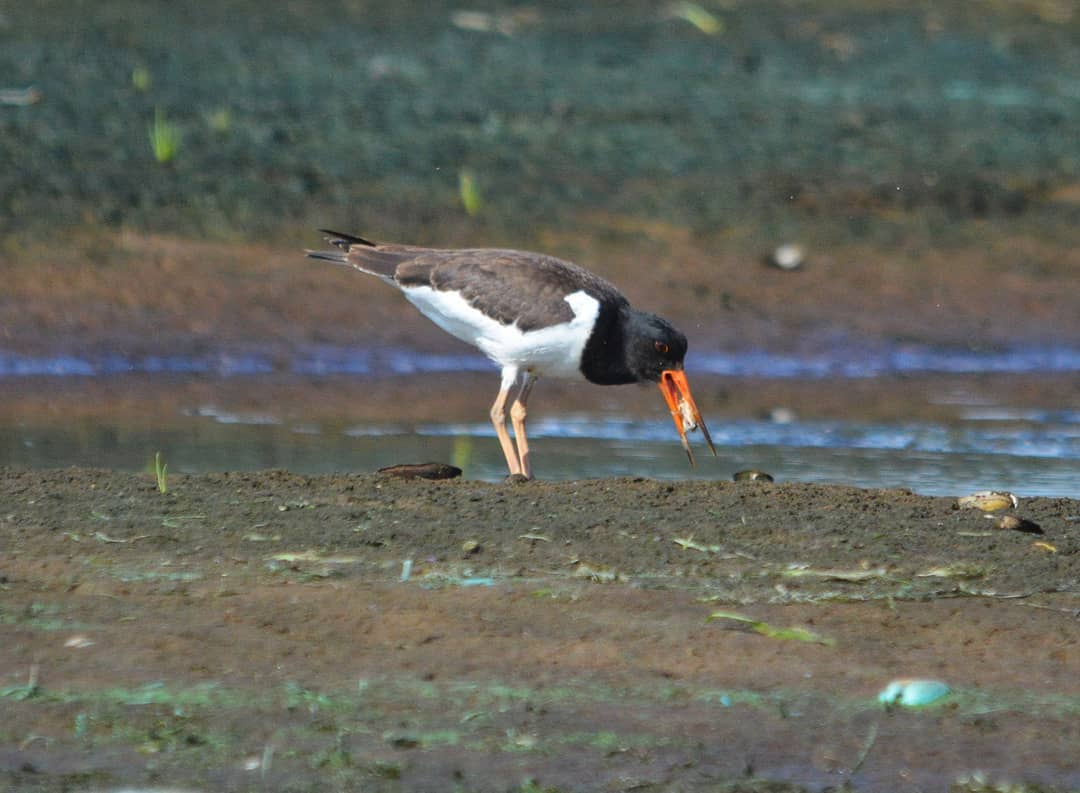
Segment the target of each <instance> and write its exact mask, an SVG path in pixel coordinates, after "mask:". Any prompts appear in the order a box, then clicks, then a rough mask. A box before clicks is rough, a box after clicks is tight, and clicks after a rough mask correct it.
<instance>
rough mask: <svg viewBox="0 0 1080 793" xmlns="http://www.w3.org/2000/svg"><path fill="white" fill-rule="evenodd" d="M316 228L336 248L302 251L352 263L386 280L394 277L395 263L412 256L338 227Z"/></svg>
mask: <svg viewBox="0 0 1080 793" xmlns="http://www.w3.org/2000/svg"><path fill="white" fill-rule="evenodd" d="M319 231H321V232H322V233H323V234H326V235H328V236H327V237H326V241H327V242H329V243H330V244H331V245H333V246H334V247H335V248H336V249H337V250H333V251H310V250H309V251H304V253H306V254H307V255H308V257H310V258H312V259H320V260H322V261H326V262H333V263H334V264H340V265H344V266H346V267H354V268H356V269H357V270H360V271H361V272H364V273H368V274H370V275H377V276H379V277H380V278H385V279H386V280H388V281H393V280H394V274H395V272H396V270H397V266H398V265H399V264H401V262H403V261H405V260H407V259H411V258H413V256H415V254H411V253H405V252H404V251H400V250H387V249H386V248H384V247H382V246H380V245H379V244H378V243H376V242H372V241H371V240H366V239H364V238H363V237H356V236H354V235H352V234H343V233H342V232H340V231H330V230H329V229H319Z"/></svg>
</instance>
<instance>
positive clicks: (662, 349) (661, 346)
mask: <svg viewBox="0 0 1080 793" xmlns="http://www.w3.org/2000/svg"><path fill="white" fill-rule="evenodd" d="M653 346H654V347H656V351H657V352H658V353H660V354H661V355H667V354H668V346H667V344H666V343H665V342H662V341H654V342H653Z"/></svg>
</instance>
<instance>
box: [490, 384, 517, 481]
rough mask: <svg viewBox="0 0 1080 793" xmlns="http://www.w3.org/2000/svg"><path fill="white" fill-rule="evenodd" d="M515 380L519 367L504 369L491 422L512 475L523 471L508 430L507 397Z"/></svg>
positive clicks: (492, 409) (493, 406) (492, 410)
mask: <svg viewBox="0 0 1080 793" xmlns="http://www.w3.org/2000/svg"><path fill="white" fill-rule="evenodd" d="M515 380H517V369H515V368H513V367H508V368H506V369H503V373H502V387H501V388H500V389H499V395H498V396H497V397H495V404H494V405H492V406H491V423H492V425H493V426H494V427H495V435H496V436H497V437H498V438H499V445H500V446H502V451H503V456H504V457H506V464H507V465H508V466H509V467H510V476H515V475H517V474H521V473H522V471H521V461H520V460H519V458H518V454H517V450H515V449H514V442H513V441H512V440H510V433H508V432H507V431H506V399H507V397H508V396H509V395H510V387H511V386H513V384H514V381H515Z"/></svg>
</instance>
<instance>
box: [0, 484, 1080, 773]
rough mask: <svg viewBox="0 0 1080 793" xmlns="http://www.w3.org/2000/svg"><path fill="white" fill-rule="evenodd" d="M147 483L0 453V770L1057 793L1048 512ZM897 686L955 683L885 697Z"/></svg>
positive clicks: (1072, 732) (1079, 556) (1079, 694)
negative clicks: (1029, 529)
mask: <svg viewBox="0 0 1080 793" xmlns="http://www.w3.org/2000/svg"><path fill="white" fill-rule="evenodd" d="M166 490H167V492H165V493H161V492H159V489H158V485H157V483H156V482H155V479H154V477H153V476H152V475H131V474H118V473H112V472H104V471H96V470H87V469H68V470H59V471H43V472H41V471H39V472H26V471H19V470H11V469H8V470H3V471H0V504H2V508H0V548H3V555H2V556H0V706H2V708H3V712H4V714H5V715H4V718H3V720H2V724H0V780H3V783H4V786H6V788H8V789H16V790H41V791H52V790H69V789H94V790H101V789H111V788H116V787H119V786H121V785H135V784H142V785H157V786H163V785H176V786H180V787H182V788H185V789H195V790H270V791H276V790H311V789H315V788H320V789H342V790H345V789H348V790H360V789H362V790H387V791H392V790H476V791H488V790H490V791H506V790H514V791H516V790H555V791H563V790H566V791H569V790H649V791H658V790H686V791H697V790H720V789H723V790H733V789H745V790H785V789H792V790H801V789H810V790H819V789H823V788H827V787H833V788H835V787H838V786H842V785H845V784H847V785H850V786H851V787H852V788H853V789H856V790H944V789H949V788H950V787H951V786H956V789H964V790H967V789H992V788H991V786H992V785H998V784H1003V783H1006V782H1012V783H1017V784H1021V785H1025V786H1026V787H1025V788H1022V789H1045V790H1075V789H1077V787H1080V766H1078V764H1077V760H1076V746H1077V745H1078V742H1080V732H1078V726H1077V725H1078V724H1080V683H1078V681H1080V668H1078V667H1080V660H1078V659H1080V621H1078V616H1077V615H1078V606H1080V603H1078V600H1077V594H1078V592H1080V531H1078V530H1080V502H1077V501H1075V500H1068V499H1043V498H1033V499H1022V500H1021V502H1020V505H1019V506H1018V507H1017V508H1016V509H1015V510H1010V511H1011V512H1014V513H1015V514H1016V515H1017V516H1019V517H1023V518H1026V519H1028V520H1030V521H1033V522H1034V523H1037V524H1038V525H1039V526H1040V527H1041V529H1042V531H1043V534H1041V535H1035V534H1029V533H1023V532H1016V531H1002V530H996V529H995V528H994V523H995V521H993V520H988V519H987V518H985V517H984V516H983V515H982V514H981V513H980V512H979V511H978V510H970V509H964V510H960V509H957V508H956V506H955V499H953V498H927V497H921V496H916V495H913V494H910V493H908V492H906V491H900V490H888V491H873V490H858V489H854V488H845V487H837V486H832V487H825V486H813V485H799V484H777V485H770V484H763V483H753V482H745V483H728V482H697V483H682V482H656V481H651V480H643V479H615V480H593V481H581V482H563V483H555V484H552V483H542V482H531V483H526V484H520V485H510V484H489V483H479V482H473V481H464V480H454V481H447V482H427V481H422V480H413V481H401V480H397V479H391V478H385V477H376V476H369V475H363V476H361V475H356V476H327V477H303V476H296V475H293V474H289V473H284V472H264V473H254V474H216V475H206V476H172V475H170V476H168V477H167V480H166ZM720 612H724V613H725V614H727V615H728V616H725V617H717V618H714V619H712V620H710V615H717V614H718V613H720ZM731 615H741V616H745V617H747V618H749V619H751V620H753V622H741V621H738V620H736V619H732V618H731ZM904 677H915V678H928V679H934V680H940V681H943V682H945V683H947V684H948V685H949V686H950V687H951V689H952V692H951V693H950V694H949V695H948V696H947V697H946V698H944V699H942V700H939V701H938V702H936V703H933V704H931V705H928V706H925V707H923V708H917V709H910V708H901V707H893V708H888V709H887V708H885V707H883V706H882V705H880V704H879V703H878V701H877V696H878V694H879V692H880V691H881V690H882V689H883V688H884V687H885V686H886V685H887V684H888V683H889V682H890V681H892V680H894V679H897V678H904ZM979 774H981V776H978V775H979ZM958 780H968V781H966V782H959V781H958ZM972 780H974V781H972ZM979 780H983V781H979ZM725 785H731V787H725ZM979 785H982V786H983V787H979Z"/></svg>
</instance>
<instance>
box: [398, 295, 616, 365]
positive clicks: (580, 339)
mask: <svg viewBox="0 0 1080 793" xmlns="http://www.w3.org/2000/svg"><path fill="white" fill-rule="evenodd" d="M402 291H403V292H404V293H405V297H406V298H408V300H409V302H410V303H412V304H413V305H414V306H416V307H417V308H418V309H420V311H422V312H423V313H424V316H426V317H427V318H428V319H430V320H431V321H432V322H434V323H435V324H436V325H438V326H439V327H440V328H442V329H443V330H445V331H446V332H447V333H449V334H451V335H453V336H457V337H458V338H459V339H461V340H462V341H466V342H468V343H469V344H473V345H475V346H476V347H477V348H479V349H480V351H481V352H483V353H484V354H485V355H486V356H487V357H488V358H490V359H491V360H493V361H495V363H497V364H499V366H502V367H506V366H514V367H517V368H518V369H521V370H525V371H529V372H532V373H533V374H535V375H537V376H540V377H569V378H582V377H583V375H582V374H581V369H580V365H581V353H582V351H583V350H584V349H585V343H586V342H587V341H588V340H589V333H590V332H591V331H592V327H593V323H594V322H595V321H596V316H597V314H598V313H599V311H600V303H599V302H598V301H597V300H596V298H593V297H590V296H589V295H587V294H586V293H585V292H581V291H579V292H574V293H573V294H570V295H567V296H566V297H565V298H564V299H565V300H566V302H567V303H569V304H570V308H571V309H572V310H573V312H574V318H573V319H572V320H571V321H570V322H567V323H562V324H559V325H554V326H552V327H549V328H541V329H539V330H531V331H529V332H528V333H524V332H522V331H521V329H520V328H518V327H517V326H516V325H503V324H501V323H499V322H496V321H495V320H493V319H491V317H488V316H485V315H484V314H483V313H481V312H479V311H477V310H476V309H475V308H473V307H472V306H470V305H469V304H468V302H467V301H466V300H465V298H463V297H462V296H461V295H459V294H458V293H457V292H440V291H438V290H436V289H432V288H431V287H429V286H413V287H407V288H405V289H403V290H402Z"/></svg>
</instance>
